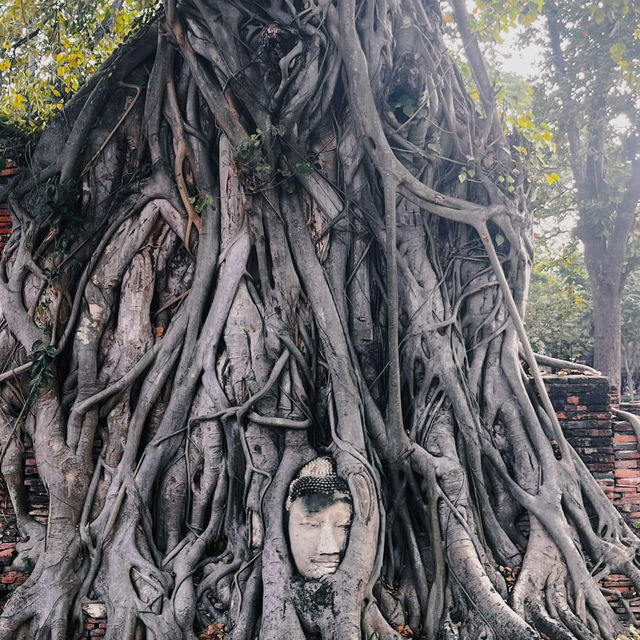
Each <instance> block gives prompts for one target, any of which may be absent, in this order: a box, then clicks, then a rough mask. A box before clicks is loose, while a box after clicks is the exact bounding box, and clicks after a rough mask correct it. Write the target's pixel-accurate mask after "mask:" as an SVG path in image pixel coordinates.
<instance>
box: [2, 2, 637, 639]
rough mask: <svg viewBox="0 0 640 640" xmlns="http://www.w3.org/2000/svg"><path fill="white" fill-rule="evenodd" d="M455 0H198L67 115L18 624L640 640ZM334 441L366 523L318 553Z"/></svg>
mask: <svg viewBox="0 0 640 640" xmlns="http://www.w3.org/2000/svg"><path fill="white" fill-rule="evenodd" d="M453 9H454V11H453V14H448V13H445V14H444V15H443V14H442V13H441V10H440V6H439V5H438V4H437V3H435V2H424V3H418V2H414V1H413V0H394V1H387V0H375V1H373V0H367V1H366V2H355V1H354V0H341V1H340V2H339V3H337V4H333V3H331V2H324V1H319V2H311V3H305V4H304V5H303V3H302V2H300V3H298V2H289V1H288V0H286V1H284V2H280V1H279V0H273V1H271V2H259V3H258V2H253V1H250V0H247V1H246V2H242V3H239V2H228V1H227V0H223V1H215V0H210V1H209V2H206V3H205V2H201V1H200V0H190V1H185V2H182V3H180V4H179V5H177V6H176V4H175V3H174V2H172V1H171V0H169V1H168V2H167V5H166V13H165V14H164V15H162V16H160V17H159V18H158V20H157V21H156V22H154V23H153V24H152V25H151V26H150V27H149V28H147V29H145V30H143V31H142V32H140V33H139V34H138V35H137V37H136V38H135V39H133V40H132V41H130V42H129V43H128V44H127V45H126V47H124V48H122V49H120V50H119V51H118V52H117V53H116V54H115V55H114V56H113V57H112V58H111V59H110V60H109V62H108V63H107V64H106V65H105V66H104V67H102V68H101V69H100V70H98V71H97V72H96V74H94V75H93V76H92V77H91V78H90V79H89V80H88V81H87V82H86V84H84V85H83V87H82V88H81V89H80V91H79V92H78V94H77V95H76V96H75V98H74V99H73V100H71V101H70V102H69V104H68V105H67V106H66V108H65V109H64V111H63V113H62V114H61V115H60V116H59V117H56V118H55V119H54V120H53V121H52V122H51V124H50V125H49V126H48V127H47V129H46V130H45V132H44V133H43V135H42V137H41V139H40V141H39V143H38V146H37V149H36V151H35V153H34V155H33V157H32V161H31V165H30V166H29V168H28V170H27V171H24V172H22V174H20V175H19V176H17V177H16V178H15V179H14V180H13V182H12V183H11V185H10V187H9V189H8V190H4V191H3V193H2V194H0V195H2V198H0V199H4V198H7V199H8V201H9V203H10V206H11V212H12V217H13V223H14V231H13V234H12V236H11V239H10V242H9V243H8V245H7V247H6V248H5V251H4V254H3V258H2V263H1V269H0V306H1V308H2V311H3V319H4V322H3V324H2V327H1V331H0V355H1V359H2V362H3V366H4V369H5V373H3V374H2V380H3V382H4V384H3V387H2V393H1V396H0V400H1V402H2V409H3V411H2V413H1V414H0V415H1V418H2V419H1V420H0V428H1V429H2V431H3V433H2V441H3V442H4V443H5V448H4V451H3V453H4V457H3V472H4V475H5V479H6V480H7V483H8V485H9V487H10V491H11V493H12V497H13V500H14V504H15V505H16V513H17V515H18V524H19V527H20V530H21V535H23V536H24V537H27V536H28V537H29V538H30V539H29V543H30V544H31V545H32V549H31V551H30V555H31V557H32V558H37V561H36V563H35V567H34V570H33V572H32V573H31V575H30V577H29V579H28V580H27V581H26V582H25V583H24V585H22V586H21V587H20V588H19V589H18V590H17V591H16V592H15V594H14V596H13V597H12V599H11V600H10V601H9V602H8V603H7V604H6V606H5V608H4V610H3V612H2V616H1V617H0V639H2V640H9V639H10V640H15V639H16V638H34V637H37V638H52V639H55V640H61V639H62V638H66V637H72V638H75V637H79V636H80V634H81V628H82V624H81V613H80V604H81V603H82V601H83V600H84V599H85V598H89V599H92V600H98V601H102V602H105V604H106V607H107V612H108V629H107V637H108V638H118V639H119V640H120V639H126V640H129V639H133V638H139V637H145V638H155V639H159V638H163V639H166V638H177V639H182V638H189V639H190V640H193V638H194V637H195V634H196V632H197V631H199V630H200V629H202V628H203V627H208V628H209V629H210V631H211V633H210V635H211V634H213V633H214V631H215V633H217V634H218V635H221V634H224V635H225V636H228V637H230V638H233V639H234V640H240V639H243V640H249V639H253V638H255V637H256V636H259V637H260V639H261V640H281V639H282V638H290V639H291V640H293V639H295V640H301V639H302V638H305V637H306V638H313V637H315V638H317V637H318V636H319V637H321V638H325V639H329V638H331V639H334V640H337V639H338V638H340V639H341V640H345V639H347V640H356V639H359V638H361V637H363V636H364V637H367V638H372V637H378V638H382V639H385V640H387V639H399V638H400V634H401V633H402V634H405V635H406V634H408V633H410V631H413V632H414V635H415V636H418V637H425V638H429V639H432V638H437V637H440V638H445V639H446V640H454V639H462V640H470V639H474V640H475V639H476V638H481V637H485V638H496V639H497V638H503V639H504V638H509V640H515V639H517V640H521V639H526V640H533V639H534V638H538V637H540V636H539V634H540V632H542V633H544V634H546V635H547V636H549V637H551V638H554V639H557V638H559V639H561V640H575V639H577V638H580V639H581V640H584V639H587V640H614V638H616V636H617V632H618V631H619V630H621V627H620V624H619V622H618V621H617V619H616V617H615V615H614V613H613V611H612V610H611V607H610V606H609V604H608V602H607V600H606V599H605V597H604V596H603V594H602V593H601V591H600V588H599V585H598V581H599V580H600V579H601V578H603V577H604V576H606V575H607V574H608V573H610V572H613V573H622V574H626V575H628V576H629V577H630V578H631V579H632V580H633V581H634V582H635V584H636V585H637V586H638V587H640V571H639V568H638V565H637V563H636V554H637V551H638V549H639V548H640V545H639V541H638V538H637V537H636V536H635V534H634V533H633V532H632V531H631V530H630V529H629V528H628V527H627V526H626V525H625V524H624V522H623V521H622V519H621V518H620V516H619V515H618V514H617V513H616V511H615V510H614V508H613V507H612V505H611V503H610V502H609V501H608V500H607V498H606V497H605V496H604V494H603V493H602V491H601V490H600V488H599V486H598V485H597V483H596V482H595V480H594V479H593V478H592V477H591V476H590V475H589V473H588V472H587V471H586V469H585V468H584V465H583V464H582V463H581V461H580V460H579V458H578V457H577V456H576V455H575V453H574V452H573V451H572V450H571V448H570V447H569V445H568V444H567V442H566V441H565V439H564V437H563V435H562V432H561V430H560V427H559V425H558V422H557V419H556V417H555V413H554V411H553V408H552V407H551V405H550V403H549V400H548V397H547V396H546V392H545V389H544V384H543V381H542V379H541V377H540V374H539V371H538V369H537V366H536V362H535V357H534V355H533V352H532V351H531V348H530V346H529V344H528V341H527V339H526V335H525V333H524V328H523V325H522V321H521V319H520V314H521V312H522V308H523V306H524V302H525V299H526V291H527V285H528V279H529V274H530V268H531V253H532V251H531V238H530V232H531V213H530V206H531V202H532V199H533V191H534V188H533V186H532V184H531V182H530V180H529V178H528V173H527V168H526V166H525V165H524V163H523V161H522V160H523V157H524V154H523V152H522V151H520V150H518V147H521V146H522V142H523V139H522V136H521V135H520V134H519V133H517V132H515V131H514V130H513V129H512V128H511V127H509V126H507V128H506V132H505V126H504V124H503V123H502V122H501V121H500V117H499V113H498V108H497V106H496V100H495V96H494V93H493V89H492V86H491V84H490V82H489V78H488V76H487V73H486V71H485V69H484V66H483V64H482V59H481V57H480V54H479V48H478V45H477V42H476V40H475V39H474V37H473V36H472V34H471V33H470V31H469V20H468V16H467V13H466V7H465V4H464V3H463V2H462V1H461V0H455V1H454V2H453ZM445 24H455V25H456V26H457V28H458V30H459V32H460V36H461V40H462V42H463V43H464V44H465V52H466V56H467V59H468V64H469V69H470V70H471V78H472V80H473V84H474V91H475V94H476V96H477V102H474V101H473V99H472V98H471V97H470V96H469V94H468V92H467V88H466V84H465V80H464V77H463V75H462V74H461V73H460V72H459V71H458V68H457V67H456V64H455V63H454V60H453V59H452V57H451V56H450V55H449V53H448V51H447V48H446V46H445V43H444V38H443V25H445ZM519 342H520V343H521V344H519ZM520 347H521V348H522V349H523V350H524V354H525V358H526V361H527V364H526V370H525V369H523V366H522V364H521V362H520V359H519V356H518V351H519V348H520ZM527 372H528V373H530V374H531V376H532V377H528V376H527ZM24 437H29V438H31V439H32V441H33V445H34V450H35V455H36V459H37V463H38V469H39V472H40V474H41V477H42V479H43V482H44V484H45V486H46V487H47V490H48V493H49V520H48V524H47V528H46V538H45V541H46V544H39V541H40V540H42V538H43V533H44V532H43V531H42V528H41V527H40V526H39V525H38V524H37V523H36V522H34V521H33V520H32V519H31V518H30V517H29V515H28V512H26V511H25V509H24V508H23V507H24V501H23V497H22V496H21V493H20V476H19V473H20V472H19V468H20V467H19V464H17V463H16V460H19V455H20V445H21V441H22V438H24ZM318 453H328V454H330V455H331V456H332V457H333V458H334V459H335V461H336V463H337V469H338V473H339V475H340V476H341V477H342V478H344V479H345V481H346V482H347V483H348V487H349V489H350V494H351V496H352V498H353V521H352V523H351V525H350V532H349V543H348V546H347V549H346V552H345V556H344V559H343V560H342V562H341V564H340V567H339V568H338V570H337V571H336V572H335V573H333V574H331V575H328V576H325V577H324V578H323V579H322V580H303V579H302V578H301V577H300V576H299V575H297V574H296V571H295V568H294V567H293V566H292V560H291V557H290V554H289V550H288V546H287V537H286V531H285V526H284V508H285V507H284V505H285V499H286V496H287V491H288V487H289V484H290V482H291V480H292V479H293V478H294V476H295V475H296V473H297V472H298V470H299V469H300V468H301V467H302V466H303V465H304V464H305V463H306V462H308V461H309V460H311V459H312V458H314V457H315V456H316V455H317V454H318ZM21 500H22V502H21ZM523 522H527V523H528V527H523V526H522V523H523ZM591 563H593V564H591ZM517 567H519V568H520V570H519V573H518V576H517V579H515V580H514V579H513V578H514V575H515V573H517V571H516V568H517ZM505 576H507V577H509V578H510V580H509V581H507V580H506V579H505Z"/></svg>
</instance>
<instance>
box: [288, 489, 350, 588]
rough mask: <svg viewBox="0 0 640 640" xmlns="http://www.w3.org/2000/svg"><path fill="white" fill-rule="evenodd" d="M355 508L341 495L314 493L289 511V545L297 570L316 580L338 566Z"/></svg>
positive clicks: (299, 499)
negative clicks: (341, 497)
mask: <svg viewBox="0 0 640 640" xmlns="http://www.w3.org/2000/svg"><path fill="white" fill-rule="evenodd" d="M351 514H352V509H351V505H350V504H349V502H346V501H345V500H343V499H340V496H336V495H335V494H334V495H325V494H319V493H311V494H307V495H302V496H299V497H298V498H296V499H295V500H294V501H293V502H292V504H291V507H290V510H289V544H290V546H291V555H292V556H293V560H294V562H295V565H296V568H297V569H298V573H300V575H302V576H303V577H304V578H307V579H309V580H317V579H318V578H322V577H323V576H326V575H329V574H331V573H334V572H335V570H336V569H337V568H338V565H339V564H340V561H341V560H342V556H343V555H344V551H345V549H346V547H347V541H348V538H349V528H350V525H351Z"/></svg>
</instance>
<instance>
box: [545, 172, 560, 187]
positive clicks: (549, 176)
mask: <svg viewBox="0 0 640 640" xmlns="http://www.w3.org/2000/svg"><path fill="white" fill-rule="evenodd" d="M545 178H546V179H547V182H548V183H549V184H553V183H554V182H558V181H559V180H560V176H559V175H558V174H557V173H555V172H554V173H550V174H546V175H545Z"/></svg>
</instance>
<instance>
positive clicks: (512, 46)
mask: <svg viewBox="0 0 640 640" xmlns="http://www.w3.org/2000/svg"><path fill="white" fill-rule="evenodd" d="M496 51H497V54H498V56H497V57H498V60H499V61H500V66H501V67H502V71H507V72H509V73H517V74H518V75H520V76H523V77H524V78H526V79H527V80H535V79H536V78H537V76H538V73H539V70H540V68H541V66H542V53H541V50H540V47H539V46H538V45H533V44H530V45H527V46H526V47H522V46H521V45H520V44H519V42H518V35H517V34H516V33H513V32H509V33H508V34H507V35H506V36H505V38H504V42H503V43H502V44H501V45H499V46H498V47H497V48H496Z"/></svg>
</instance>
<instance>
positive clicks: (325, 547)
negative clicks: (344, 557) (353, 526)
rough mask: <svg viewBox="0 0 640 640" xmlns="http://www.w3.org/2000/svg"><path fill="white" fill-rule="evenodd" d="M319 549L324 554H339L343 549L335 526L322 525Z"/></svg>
mask: <svg viewBox="0 0 640 640" xmlns="http://www.w3.org/2000/svg"><path fill="white" fill-rule="evenodd" d="M318 551H319V552H320V553H321V554H323V555H338V554H340V552H341V551H342V549H341V548H340V540H339V539H338V535H337V531H336V528H335V527H332V526H330V525H323V526H322V527H320V539H319V541H318Z"/></svg>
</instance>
